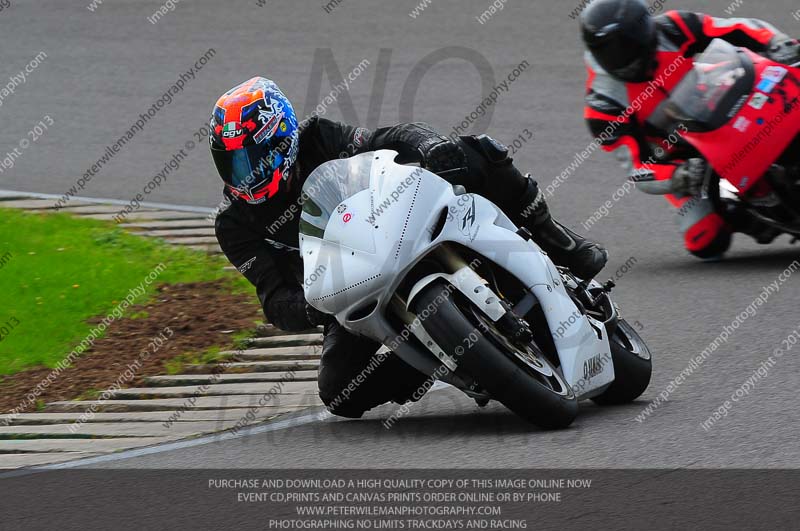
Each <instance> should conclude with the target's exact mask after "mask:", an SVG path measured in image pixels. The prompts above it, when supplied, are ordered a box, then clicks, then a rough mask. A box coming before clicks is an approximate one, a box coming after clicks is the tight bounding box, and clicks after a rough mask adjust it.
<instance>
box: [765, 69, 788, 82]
mask: <svg viewBox="0 0 800 531" xmlns="http://www.w3.org/2000/svg"><path fill="white" fill-rule="evenodd" d="M787 73H789V71H788V70H787V69H785V68H783V67H782V66H770V67H767V68H766V69H765V70H764V73H763V74H761V79H768V80H770V81H774V82H775V83H780V82H781V81H783V78H785V77H786V74H787Z"/></svg>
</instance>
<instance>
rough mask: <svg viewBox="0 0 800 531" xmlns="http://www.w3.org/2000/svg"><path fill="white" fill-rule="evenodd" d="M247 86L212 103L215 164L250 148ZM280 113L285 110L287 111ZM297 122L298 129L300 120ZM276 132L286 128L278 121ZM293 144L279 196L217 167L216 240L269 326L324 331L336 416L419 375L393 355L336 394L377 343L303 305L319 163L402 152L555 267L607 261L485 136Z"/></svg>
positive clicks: (304, 134)
mask: <svg viewBox="0 0 800 531" xmlns="http://www.w3.org/2000/svg"><path fill="white" fill-rule="evenodd" d="M254 79H263V78H254ZM252 81H253V80H251V82H248V83H251V85H247V83H245V84H243V85H240V86H239V87H237V88H235V89H233V90H232V91H230V92H228V93H227V94H226V95H225V96H223V97H222V98H220V101H218V102H217V106H216V108H215V117H212V123H211V126H212V132H211V144H212V153H213V154H214V155H215V162H216V161H217V160H218V158H217V157H220V158H222V157H226V156H230V155H231V154H232V153H233V154H235V153H236V149H235V148H237V147H238V149H240V150H241V149H242V147H241V146H242V145H245V146H246V145H247V143H246V141H245V142H244V143H242V142H241V141H237V143H235V144H233V143H231V138H230V137H231V136H232V135H236V134H242V135H246V134H247V132H248V131H247V129H246V127H245V126H247V125H248V122H247V121H246V120H245V118H246V117H241V116H239V114H241V113H242V112H243V111H241V109H240V107H241V105H240V103H241V101H237V102H235V104H229V103H228V102H229V101H230V98H232V97H235V96H237V95H238V96H239V99H240V100H241V94H239V93H241V92H242V91H248V90H249V91H251V92H252V91H253V90H254V89H253V86H252ZM266 83H271V82H268V80H263V82H259V83H256V88H258V87H264V86H269V87H274V89H275V90H277V87H275V86H274V84H270V85H267V84H266ZM242 87H244V88H242ZM237 90H238V91H239V92H238V93H237V92H236V91H237ZM226 96H227V97H228V99H227V100H226ZM246 96H248V97H249V96H251V94H246ZM258 96H259V97H260V94H259V95H258ZM280 96H282V94H280ZM256 99H257V98H256ZM256 99H254V100H253V101H256ZM263 99H264V100H265V101H268V100H269V98H263ZM237 105H238V107H237ZM285 105H286V102H284V106H285ZM231 109H233V111H231ZM269 110H270V112H271V111H272V109H269ZM289 110H291V109H289ZM231 112H236V113H239V114H237V115H236V118H237V119H238V120H239V121H240V122H241V124H242V127H241V129H239V130H237V129H236V127H237V126H236V125H233V126H231V127H226V124H229V123H239V122H231V120H230V116H225V113H228V114H230V113H231ZM244 112H245V113H246V112H247V109H246V110H245V111H244ZM286 112H288V111H286V110H284V114H286ZM284 119H287V118H284ZM287 120H288V119H287ZM289 122H290V120H289ZM294 123H295V125H296V121H295V122H294ZM289 125H290V127H291V125H292V124H291V123H289ZM265 127H266V124H265ZM281 130H286V128H285V127H283V125H281ZM226 131H228V133H227V135H228V136H227V137H225V134H226ZM251 131H252V129H251ZM296 141H297V146H296V148H294V150H293V152H294V153H295V154H296V160H295V161H291V160H288V161H287V163H286V164H285V165H284V166H282V167H281V168H278V172H276V174H275V175H276V176H277V175H278V173H280V172H282V179H281V182H280V183H274V182H273V183H269V179H267V181H266V182H267V184H265V186H272V185H274V188H275V190H277V191H273V192H270V197H269V198H268V199H267V200H261V199H259V200H253V198H255V197H257V194H255V193H252V194H251V195H247V194H245V193H242V192H241V190H245V192H247V193H251V192H253V189H254V188H255V187H254V186H252V187H248V186H244V187H240V188H239V189H236V188H234V187H233V186H231V184H232V181H231V178H230V176H229V175H228V169H227V168H229V167H230V164H229V161H223V162H222V163H220V162H217V168H218V170H220V173H221V176H222V177H223V180H225V181H226V189H225V192H224V193H225V194H226V197H227V198H228V199H229V200H230V205H229V206H228V207H227V208H226V209H225V210H224V211H222V212H220V213H219V215H218V216H217V219H216V234H217V239H218V240H219V244H220V246H221V247H222V250H223V251H224V253H225V255H226V256H227V257H228V259H229V260H230V261H231V263H232V264H233V265H234V266H235V267H236V268H237V269H238V270H239V271H240V272H241V273H242V274H243V275H244V276H245V277H247V279H248V280H249V281H250V282H251V283H252V284H253V285H254V286H255V287H256V291H257V294H258V298H259V301H260V302H261V305H262V307H263V309H264V315H265V316H266V318H267V320H268V321H269V322H270V323H272V324H273V325H275V326H276V327H278V328H281V329H283V330H288V331H301V330H306V329H309V328H312V327H314V326H316V325H324V326H325V330H324V344H323V353H322V360H321V363H320V369H319V390H320V397H321V398H322V400H323V402H324V403H325V404H326V405H327V406H328V407H329V408H330V409H331V411H332V412H333V413H335V414H337V415H342V416H348V417H360V416H361V415H362V414H363V412H364V411H366V410H368V409H370V408H372V407H375V406H377V405H379V404H382V403H384V402H387V401H390V400H394V401H396V402H399V403H402V402H405V401H406V400H408V399H409V397H410V395H411V394H412V393H413V392H414V390H416V389H417V388H418V387H419V386H420V385H421V384H422V383H423V382H424V380H425V376H424V375H422V374H421V373H419V372H418V371H417V370H416V369H414V368H412V367H410V366H409V365H407V364H405V363H404V362H402V361H401V360H400V359H399V358H398V357H397V356H393V355H392V356H389V357H388V358H387V359H386V360H385V361H383V362H382V363H380V364H377V368H376V369H375V370H374V371H373V372H372V373H371V374H370V375H369V378H367V379H366V381H365V383H363V384H361V385H359V386H357V388H356V389H354V391H353V392H352V393H350V394H349V396H348V397H347V399H346V400H343V399H342V397H341V396H340V392H341V391H342V389H343V388H345V387H347V386H348V385H349V384H350V382H351V380H353V379H354V378H355V377H356V376H357V375H358V374H359V373H360V372H361V371H362V370H363V369H364V368H365V367H366V366H367V365H368V364H369V363H370V361H371V359H372V357H373V355H374V354H375V352H376V351H377V350H378V349H379V348H380V345H379V344H377V343H375V342H373V341H371V340H368V339H366V338H362V337H356V336H353V335H351V334H349V333H348V332H346V331H345V330H344V329H343V328H342V327H341V326H340V325H339V324H338V323H337V322H335V321H334V320H332V318H331V316H329V315H325V314H322V313H321V312H319V311H317V310H316V309H314V308H313V307H311V306H309V305H308V304H307V303H306V300H305V297H304V294H303V288H302V281H303V278H302V277H303V265H302V259H301V257H300V255H299V252H298V246H299V244H298V226H299V220H300V212H299V209H297V208H296V205H297V204H298V202H299V201H298V200H299V197H300V191H301V188H302V185H303V183H304V182H305V180H306V178H307V177H308V176H309V174H310V173H311V172H312V171H313V170H314V169H315V168H317V167H318V166H319V165H320V164H322V163H324V162H326V161H329V160H332V159H336V158H340V157H344V156H351V155H355V154H357V153H363V152H367V151H373V150H377V149H393V150H396V151H397V152H398V153H399V154H400V155H399V157H398V159H397V160H398V162H418V163H420V164H421V165H422V166H423V167H425V168H427V169H429V170H431V171H433V172H434V173H437V174H439V175H441V176H443V177H444V178H446V179H448V180H449V181H450V182H452V183H454V184H461V185H463V186H464V187H465V188H466V189H467V191H469V192H474V193H477V194H480V195H482V196H484V197H486V198H488V199H490V200H491V201H493V202H494V203H496V204H497V205H498V206H499V207H500V208H502V209H503V211H504V212H506V213H507V214H508V215H509V217H510V218H511V219H512V220H513V221H514V222H515V223H517V224H518V225H520V226H524V227H526V228H528V229H529V230H530V231H531V233H532V234H533V235H534V240H535V241H536V242H537V243H538V244H539V245H540V246H541V247H542V248H543V249H544V250H545V251H546V252H548V254H550V255H551V258H553V260H554V261H555V262H556V263H558V264H560V265H563V266H565V267H569V268H570V269H571V270H572V271H573V273H575V274H576V275H578V276H580V277H583V278H591V277H593V276H595V275H596V274H597V273H598V272H599V271H600V270H601V269H602V268H603V266H604V265H605V263H606V260H607V253H606V251H605V250H604V249H603V248H602V247H600V246H598V245H596V244H594V243H592V242H589V241H587V240H585V239H583V238H581V237H580V236H578V235H576V234H575V233H573V232H572V231H569V230H568V229H565V228H564V227H563V226H561V225H560V224H558V223H557V222H555V221H554V220H553V219H552V217H551V216H550V213H549V211H548V207H547V204H546V203H545V201H544V198H543V196H542V194H541V192H540V191H539V188H538V186H537V184H536V181H534V180H533V179H531V178H530V177H528V176H525V175H523V174H522V173H520V171H519V170H518V169H517V168H516V167H515V166H514V164H513V163H512V159H511V158H510V157H509V155H508V150H507V149H506V148H505V147H504V146H502V145H501V144H500V143H498V142H496V141H495V140H493V139H491V138H489V137H487V136H485V135H482V136H478V137H476V136H464V137H461V138H460V140H458V141H456V142H454V141H452V140H450V139H449V138H447V137H444V136H442V135H440V134H438V133H436V132H435V131H433V130H432V129H431V128H430V127H428V126H427V125H425V124H422V123H409V124H400V125H395V126H393V127H386V128H381V129H377V130H375V131H368V130H366V129H364V128H360V127H352V126H349V125H345V124H341V123H336V122H333V121H330V120H327V119H324V118H319V117H312V118H311V119H309V120H307V121H306V122H305V123H304V124H301V125H300V126H299V131H298V134H297V135H296ZM232 147H233V148H234V149H231V148H232ZM251 147H252V146H251ZM286 158H287V159H291V158H292V154H291V153H288V155H287V157H286ZM275 178H277V177H275ZM233 184H235V183H233ZM253 203H255V204H253ZM293 205H295V206H293ZM531 205H533V209H532V210H531V208H530V206H531ZM526 209H527V210H526ZM523 213H524V214H525V215H523ZM287 214H288V215H287ZM281 218H283V219H281Z"/></svg>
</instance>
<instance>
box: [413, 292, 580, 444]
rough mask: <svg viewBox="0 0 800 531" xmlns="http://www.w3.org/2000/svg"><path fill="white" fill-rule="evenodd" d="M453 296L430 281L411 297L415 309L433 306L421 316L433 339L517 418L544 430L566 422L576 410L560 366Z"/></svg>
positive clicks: (574, 415) (576, 405) (567, 423)
mask: <svg viewBox="0 0 800 531" xmlns="http://www.w3.org/2000/svg"><path fill="white" fill-rule="evenodd" d="M457 296H458V294H455V295H454V294H453V293H452V290H451V289H448V288H447V287H446V285H445V284H443V283H440V282H436V283H433V284H431V285H430V286H428V287H427V288H425V289H424V290H423V291H422V292H421V293H420V294H419V295H418V296H417V298H416V300H415V301H414V309H415V310H417V309H419V310H420V311H421V310H422V309H423V308H426V307H434V308H436V311H435V312H434V313H432V314H430V315H429V316H428V317H427V318H426V319H425V321H424V326H425V330H426V331H427V332H428V334H429V335H430V336H431V337H432V338H433V340H434V341H435V342H436V343H437V344H438V345H439V346H440V347H441V348H442V349H443V350H444V351H445V352H446V353H447V354H448V355H450V356H452V357H453V358H454V359H455V360H456V362H457V363H458V367H459V370H460V371H464V372H465V373H467V374H469V375H470V376H471V377H472V378H474V379H475V380H476V381H477V382H478V383H479V384H480V386H481V387H482V388H483V389H485V390H486V391H487V392H488V393H489V394H490V395H491V396H492V398H494V399H495V400H498V401H499V402H501V403H502V404H503V405H504V406H506V407H507V408H508V409H510V410H511V411H513V412H514V413H516V414H517V415H519V416H520V417H522V418H524V419H526V420H528V421H529V422H532V423H533V424H536V425H537V426H540V427H542V428H547V429H557V428H565V427H567V426H569V425H570V424H571V423H572V421H573V420H575V417H576V416H577V414H578V401H577V400H576V398H575V395H574V393H573V392H572V390H571V389H570V387H569V386H568V385H567V384H566V382H565V381H564V379H563V377H562V376H561V373H560V371H559V370H558V369H555V368H554V367H553V366H552V365H551V364H550V362H548V361H547V359H546V358H545V356H544V355H543V354H542V352H541V350H540V349H539V348H538V347H537V346H536V345H535V344H534V343H531V344H530V345H529V346H528V347H526V348H520V347H518V346H515V345H513V344H512V343H511V342H510V341H508V340H507V339H506V338H505V337H504V335H503V334H502V333H500V332H499V331H498V330H497V329H495V328H494V326H493V325H494V323H492V321H491V320H489V319H488V318H486V317H485V316H484V315H483V314H482V313H480V312H478V310H476V309H474V308H472V306H471V304H470V303H466V302H465V303H464V305H463V309H462V307H459V306H458V304H457V302H456V297H457ZM442 301H443V302H442ZM430 305H433V306H430Z"/></svg>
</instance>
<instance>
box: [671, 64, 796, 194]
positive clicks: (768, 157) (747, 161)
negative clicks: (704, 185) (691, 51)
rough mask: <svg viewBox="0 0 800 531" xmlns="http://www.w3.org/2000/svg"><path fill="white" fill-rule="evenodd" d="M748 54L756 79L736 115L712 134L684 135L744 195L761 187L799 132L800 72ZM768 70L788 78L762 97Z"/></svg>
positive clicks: (770, 86)
mask: <svg viewBox="0 0 800 531" xmlns="http://www.w3.org/2000/svg"><path fill="white" fill-rule="evenodd" d="M748 53H749V52H748ZM749 55H750V57H751V58H752V60H753V62H754V64H755V80H754V82H753V87H752V90H751V94H750V95H748V97H747V100H746V101H744V102H742V105H741V108H740V109H739V111H738V112H737V114H735V115H733V116H732V117H731V118H730V119H729V120H728V122H727V123H726V124H725V125H723V126H722V127H720V128H719V129H716V130H714V131H711V132H708V133H699V132H691V133H684V134H683V138H684V139H685V140H686V141H688V142H689V143H691V144H692V145H693V146H694V147H695V148H696V149H697V150H698V151H700V152H701V153H702V154H703V157H704V158H705V159H706V160H707V161H708V162H709V163H710V164H711V165H712V166H713V167H714V169H715V170H716V172H717V173H718V174H720V175H721V176H722V177H723V178H725V179H726V180H727V181H728V182H730V183H731V184H732V185H733V186H734V187H736V189H737V190H738V191H739V192H740V193H746V192H748V191H750V190H752V189H753V188H754V187H755V186H756V185H757V183H758V182H759V180H760V179H761V177H762V176H763V175H764V174H765V173H766V172H767V170H768V169H769V167H770V166H771V165H772V164H773V163H775V161H776V160H778V158H779V157H780V156H781V155H782V154H783V152H784V151H785V150H786V149H787V148H788V147H789V145H790V144H791V143H792V141H793V140H794V138H795V137H796V136H797V134H798V131H800V69H797V68H791V67H788V66H786V65H779V64H778V63H775V62H772V61H770V60H768V59H765V58H763V57H761V56H759V55H756V54H753V53H749ZM770 68H773V69H774V68H778V69H779V70H780V71H786V75H785V77H784V78H783V80H782V81H781V82H780V83H775V85H774V87H773V86H772V85H770V84H767V85H766V88H767V89H768V90H769V92H763V91H762V90H761V89H763V88H765V85H764V84H762V83H764V80H765V79H768V78H769V70H768V69H770ZM759 87H760V88H761V89H760V88H759Z"/></svg>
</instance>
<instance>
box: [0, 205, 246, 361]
mask: <svg viewBox="0 0 800 531" xmlns="http://www.w3.org/2000/svg"><path fill="white" fill-rule="evenodd" d="M160 264H163V269H162V268H161V267H160ZM225 264H226V262H225V261H224V259H222V258H219V257H211V256H208V255H206V254H205V253H203V252H198V251H193V250H190V249H182V248H178V247H176V246H172V245H168V244H165V243H163V242H160V241H157V240H153V239H150V238H142V237H138V236H135V235H132V234H130V233H127V232H125V231H124V230H122V229H120V228H119V227H117V226H116V225H114V224H113V223H111V222H104V221H97V220H89V219H85V218H83V219H82V218H76V217H72V216H69V215H67V214H30V213H25V212H20V211H17V210H13V209H2V208H0V337H2V339H0V375H10V374H14V373H17V372H19V371H21V370H23V369H26V368H30V367H37V366H44V367H53V366H54V365H55V364H56V363H58V361H60V360H61V359H63V358H64V357H65V356H66V355H67V354H68V353H69V352H70V351H71V350H72V349H73V348H74V347H75V346H76V345H77V344H78V343H80V341H81V340H82V339H83V338H84V337H86V335H87V333H88V332H89V330H90V329H91V328H92V326H93V325H91V324H90V323H89V322H88V320H89V319H90V318H92V317H96V316H105V315H107V314H108V313H109V312H110V311H112V310H113V309H114V308H115V307H116V306H117V305H118V304H119V303H120V302H121V301H122V300H123V299H125V297H126V296H127V295H128V294H129V293H130V292H131V291H130V290H132V289H134V288H137V287H138V286H140V285H141V284H142V282H143V281H144V280H145V278H146V277H148V275H152V273H153V272H154V271H156V270H160V273H158V275H157V277H156V278H155V279H154V281H153V282H152V283H151V284H149V285H145V286H144V293H143V294H141V295H137V297H136V299H135V300H134V304H135V305H140V304H144V303H146V302H147V301H148V300H150V299H151V298H152V296H153V294H154V293H155V292H156V287H157V286H158V285H163V284H175V283H186V282H209V281H215V280H220V279H225V280H226V282H228V281H229V283H230V286H231V288H232V289H233V290H234V291H236V292H240V293H241V292H243V291H244V290H247V291H249V290H250V289H251V288H250V287H249V286H248V285H247V283H246V281H245V280H244V279H243V278H241V276H240V275H238V274H236V273H232V272H227V271H223V266H224V265H225ZM139 311H140V313H139V314H133V315H131V317H133V318H137V319H141V318H146V317H147V314H146V313H141V309H139ZM132 313H133V312H132Z"/></svg>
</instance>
